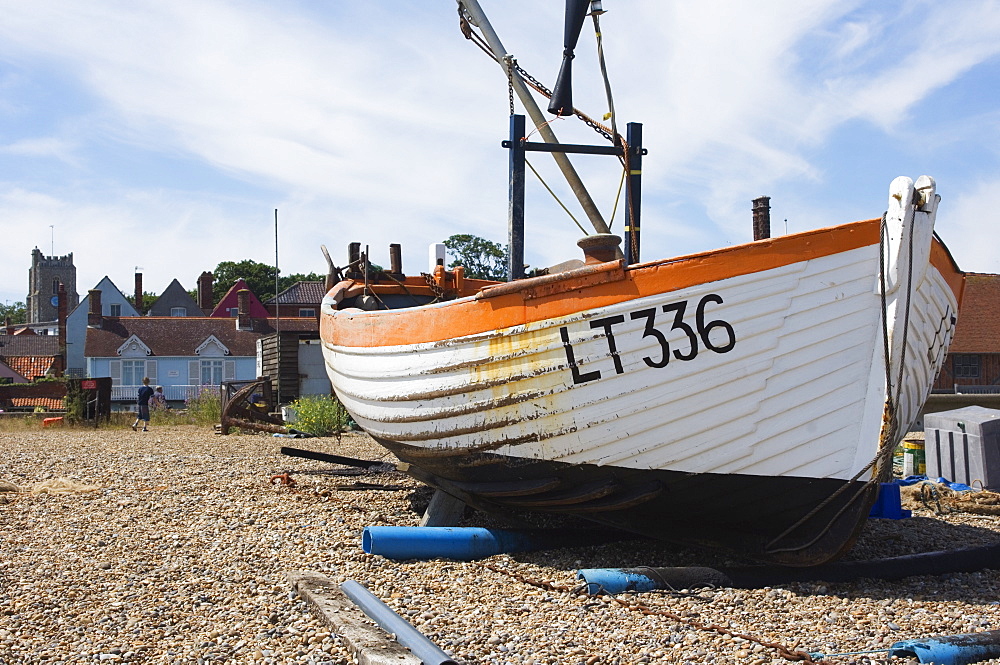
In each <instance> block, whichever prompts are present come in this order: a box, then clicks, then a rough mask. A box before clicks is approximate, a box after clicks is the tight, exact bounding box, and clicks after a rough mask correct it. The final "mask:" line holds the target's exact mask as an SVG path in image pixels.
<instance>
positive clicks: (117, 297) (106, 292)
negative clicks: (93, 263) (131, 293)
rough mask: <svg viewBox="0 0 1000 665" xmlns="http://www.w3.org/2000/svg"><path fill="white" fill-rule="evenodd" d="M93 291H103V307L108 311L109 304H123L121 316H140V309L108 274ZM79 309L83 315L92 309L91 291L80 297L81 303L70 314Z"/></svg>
mask: <svg viewBox="0 0 1000 665" xmlns="http://www.w3.org/2000/svg"><path fill="white" fill-rule="evenodd" d="M91 291H100V292H101V309H104V310H105V311H106V310H107V308H108V306H109V305H112V304H114V305H121V308H122V313H121V316H139V311H138V310H137V309H136V308H135V307H134V306H133V305H132V303H131V302H129V299H128V297H127V296H126V295H125V294H124V293H122V290H121V289H119V288H118V287H117V286H116V285H115V283H114V282H112V281H111V278H110V277H108V276H107V275H105V276H104V277H103V278H101V281H99V282H98V283H97V286H95V287H94V288H93V289H91ZM77 310H80V313H81V314H83V315H85V314H86V313H87V312H89V311H90V293H89V292H88V293H87V295H85V296H84V297H83V298H81V299H80V304H79V305H77V306H76V307H75V308H73V312H70V314H71V315H72V314H73V313H74V312H76V311H77Z"/></svg>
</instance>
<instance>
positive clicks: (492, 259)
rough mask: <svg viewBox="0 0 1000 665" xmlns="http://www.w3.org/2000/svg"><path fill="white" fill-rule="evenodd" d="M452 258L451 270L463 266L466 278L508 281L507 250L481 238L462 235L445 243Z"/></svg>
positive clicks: (453, 237)
mask: <svg viewBox="0 0 1000 665" xmlns="http://www.w3.org/2000/svg"><path fill="white" fill-rule="evenodd" d="M444 246H445V247H446V248H447V249H448V254H449V255H451V257H452V259H453V260H452V262H451V263H449V264H448V267H449V268H454V267H455V266H463V267H464V268H465V276H466V277H471V278H473V279H492V280H494V281H497V282H501V281H503V280H505V279H507V248H506V247H504V246H503V245H499V244H497V243H495V242H492V241H490V240H486V239H484V238H480V237H479V236H474V235H469V234H466V233H460V234H457V235H453V236H451V237H450V238H448V239H447V240H445V241H444Z"/></svg>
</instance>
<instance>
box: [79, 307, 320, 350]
mask: <svg viewBox="0 0 1000 665" xmlns="http://www.w3.org/2000/svg"><path fill="white" fill-rule="evenodd" d="M316 325H317V324H316V321H315V320H314V319H281V321H280V323H279V326H280V328H281V330H302V331H310V330H315V329H316ZM273 332H274V319H254V320H253V321H252V329H251V330H245V331H244V330H237V329H236V318H235V317H230V318H224V319H223V318H219V317H204V316H202V317H179V316H175V317H171V316H166V317H151V316H143V317H136V318H120V319H117V318H105V319H104V320H103V321H102V326H101V327H100V328H88V329H87V342H86V345H85V346H84V355H85V356H86V357H88V358H117V357H119V356H118V349H119V347H121V345H122V344H124V343H125V341H126V340H127V339H129V338H130V337H132V336H133V335H134V336H135V337H136V338H138V339H140V340H142V343H143V344H145V345H146V346H147V347H149V350H150V353H151V354H152V355H153V356H182V357H183V356H195V355H197V354H196V349H198V347H199V346H201V345H202V344H203V343H204V342H205V341H206V340H207V339H208V338H209V337H211V336H215V338H216V339H217V340H218V341H219V342H220V343H221V344H223V345H224V346H225V348H226V349H228V350H229V354H230V355H232V356H255V355H257V338H259V337H261V336H262V335H269V334H271V333H273Z"/></svg>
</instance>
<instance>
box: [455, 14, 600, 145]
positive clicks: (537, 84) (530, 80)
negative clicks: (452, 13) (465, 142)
mask: <svg viewBox="0 0 1000 665" xmlns="http://www.w3.org/2000/svg"><path fill="white" fill-rule="evenodd" d="M458 25H459V29H460V30H461V31H462V35H463V36H464V37H465V38H466V39H468V40H469V41H471V42H472V43H473V44H475V45H476V46H478V47H479V48H480V50H482V51H483V53H485V54H486V55H488V56H489V57H490V59H491V60H493V61H494V62H499V61H498V60H497V56H496V55H495V54H494V53H493V51H492V50H491V49H490V47H489V45H488V44H486V42H485V41H484V40H483V38H482V37H480V36H479V35H478V34H476V32H475V31H474V30H473V29H472V25H471V24H470V23H469V19H468V18H467V17H466V15H465V13H464V12H463V11H462V8H461V6H459V9H458ZM506 65H507V85H508V89H509V91H508V96H509V97H510V113H511V115H514V87H513V74H512V72H517V73H518V75H519V76H520V77H521V78H522V79H524V80H525V82H526V83H527V84H528V85H530V86H531V87H532V88H534V89H535V90H537V91H538V92H539V93H540V94H542V95H543V96H545V97H547V98H549V99H551V98H552V91H551V90H549V89H548V88H546V87H545V86H544V85H543V84H542V82H541V81H539V80H538V79H536V78H535V77H534V76H532V75H531V74H529V73H528V72H527V71H526V70H525V69H524V68H523V67H521V65H519V64H517V60H516V59H515V58H514V57H512V56H508V62H507V63H506ZM573 115H575V116H576V117H578V118H579V119H580V120H582V121H583V123H584V124H585V125H587V126H588V127H590V128H591V129H593V130H594V131H595V132H597V133H598V134H600V135H601V136H603V137H604V138H606V139H607V140H608V141H611V143H615V137H614V134H613V132H612V130H611V129H609V128H608V127H606V126H604V125H602V124H601V123H599V122H597V121H596V120H594V119H593V118H591V117H590V116H588V115H587V114H586V113H583V112H582V111H578V110H577V109H573Z"/></svg>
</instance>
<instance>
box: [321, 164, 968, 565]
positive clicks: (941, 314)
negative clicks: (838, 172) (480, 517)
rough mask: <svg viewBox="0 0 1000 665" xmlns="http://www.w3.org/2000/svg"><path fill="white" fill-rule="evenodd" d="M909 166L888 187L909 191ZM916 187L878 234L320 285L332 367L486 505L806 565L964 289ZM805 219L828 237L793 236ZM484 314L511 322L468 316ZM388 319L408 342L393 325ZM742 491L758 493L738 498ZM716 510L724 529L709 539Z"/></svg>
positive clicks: (862, 497) (380, 416)
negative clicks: (806, 228) (392, 291)
mask: <svg viewBox="0 0 1000 665" xmlns="http://www.w3.org/2000/svg"><path fill="white" fill-rule="evenodd" d="M904 180H905V179H904ZM920 184H921V183H920V182H918V188H917V190H916V191H915V190H914V188H913V186H912V184H909V181H908V180H906V181H905V182H902V183H898V186H897V183H894V187H897V189H898V188H900V187H901V188H902V190H903V192H902V195H905V196H906V197H907V198H906V200H907V201H909V200H911V199H912V198H913V197H918V198H919V197H920V196H921V192H920V191H919V186H920ZM925 189H926V188H925ZM924 196H925V199H926V198H927V193H926V191H925V192H924ZM929 196H930V199H928V202H926V203H925V204H924V205H923V208H924V209H923V210H920V209H918V210H916V212H914V209H913V207H912V206H906V205H902V203H901V204H900V206H899V209H898V210H896V211H895V217H894V211H893V210H890V213H889V214H888V215H887V217H886V224H885V229H886V231H887V237H885V238H884V239H882V240H881V241H880V240H879V239H876V241H875V242H871V240H872V230H871V228H872V225H878V222H877V221H874V222H869V223H867V224H868V226H864V227H862V226H861V225H860V224H859V225H857V228H853V227H852V228H850V229H847V228H846V227H844V228H841V227H836V228H835V229H832V230H827V231H819V232H813V234H812V235H809V234H806V235H809V237H808V238H806V237H804V236H803V237H801V238H797V239H796V238H795V237H790V238H787V239H780V238H779V239H775V240H772V241H767V243H768V244H767V250H768V251H767V252H764V249H763V248H761V247H754V245H747V246H744V247H743V248H732V250H729V251H727V252H725V253H723V254H722V255H721V257H720V256H719V255H714V254H706V255H699V256H697V257H687V258H684V259H678V260H675V261H670V262H655V263H650V264H642V265H639V266H632V267H629V268H627V269H625V268H622V267H621V266H617V265H608V264H606V265H605V266H604V267H602V268H601V269H600V270H598V269H596V268H594V269H590V270H589V271H587V270H584V271H582V272H581V273H580V274H577V275H573V274H571V275H568V276H564V277H562V278H561V279H550V280H548V281H546V282H540V283H538V284H537V285H536V284H532V282H533V280H525V281H524V282H517V283H514V284H512V285H503V286H500V287H494V288H493V289H486V290H484V291H483V292H481V293H479V294H478V295H477V296H475V297H471V298H465V299H460V300H455V301H449V302H444V303H440V304H436V305H429V306H424V307H420V308H413V309H407V310H392V311H380V312H361V311H360V310H353V309H340V310H337V309H335V308H334V302H335V300H334V299H330V300H329V301H328V302H327V303H326V304H325V306H324V310H323V332H324V334H323V337H324V353H325V355H326V360H327V365H328V369H329V374H330V378H331V381H332V383H333V386H334V389H335V391H336V393H337V396H338V397H339V399H340V400H341V402H342V403H343V404H344V406H345V407H346V408H347V410H348V411H349V412H350V413H351V415H352V416H353V417H354V418H355V420H356V421H357V422H358V423H359V424H360V425H361V426H362V427H363V428H364V429H365V430H366V431H367V432H368V433H370V434H371V435H372V436H373V437H374V438H375V439H376V440H378V441H379V442H381V443H383V444H384V445H386V446H388V447H390V448H391V449H392V450H393V451H394V452H396V454H397V455H398V456H399V457H400V458H401V459H402V460H403V461H405V462H407V463H409V464H410V465H411V467H413V470H414V475H417V476H418V477H424V478H425V479H426V480H428V482H431V483H432V484H436V485H438V486H439V487H443V488H444V489H446V490H447V491H451V492H452V493H456V494H462V495H464V496H463V498H466V499H467V500H469V501H471V502H474V503H475V502H477V501H478V502H479V503H480V504H481V505H483V506H484V507H487V508H489V507H491V506H493V507H495V506H506V507H510V508H517V507H529V508H535V509H540V510H562V511H568V512H578V513H580V514H582V515H585V516H588V517H591V518H593V519H597V520H598V521H604V522H607V523H611V524H616V525H618V526H624V527H625V528H629V529H632V530H636V531H641V532H644V533H651V534H653V535H657V534H659V535H663V532H668V533H669V534H672V535H670V536H667V537H672V538H673V539H678V540H688V541H694V542H699V543H707V544H719V543H721V544H722V546H725V547H731V548H734V549H745V548H746V543H747V542H750V541H753V547H752V549H753V552H752V554H753V555H754V556H757V557H759V558H764V559H772V560H780V561H785V562H788V563H820V562H821V561H822V560H826V559H829V558H831V557H833V556H836V555H837V554H839V553H840V552H841V551H842V549H843V546H844V545H845V544H848V541H850V539H851V537H852V536H851V533H853V531H854V530H855V529H856V526H857V523H858V520H857V517H856V514H858V513H859V511H860V512H865V511H867V505H862V504H866V502H870V500H871V499H872V497H873V485H872V483H873V482H876V481H878V480H879V479H885V477H886V474H887V473H888V467H887V465H886V459H887V457H886V454H885V453H886V450H891V448H892V447H894V446H895V445H896V443H897V442H898V440H899V439H900V438H901V437H902V435H903V434H905V432H906V431H907V430H906V427H907V426H908V425H909V424H910V423H911V422H912V421H913V419H915V418H916V417H917V416H918V414H919V410H920V408H921V407H922V405H923V402H924V400H925V399H926V397H927V395H928V394H929V392H930V388H931V385H932V383H933V380H934V377H935V376H936V374H937V372H938V370H939V369H940V366H941V364H942V363H943V361H944V357H945V354H946V352H947V346H948V343H949V342H950V339H951V336H952V334H953V332H954V325H955V314H956V312H957V311H958V299H959V298H960V295H961V289H960V287H958V288H956V284H958V283H959V282H958V281H957V280H956V277H955V275H956V274H957V270H956V269H955V268H954V266H953V264H948V262H946V261H944V260H943V259H942V256H943V255H945V254H946V252H945V250H944V249H943V246H940V245H938V246H936V247H932V245H933V244H935V243H936V242H937V241H932V238H931V235H932V234H931V232H930V230H931V229H932V225H933V217H934V211H935V209H936V202H937V197H936V195H934V194H933V190H931V191H930V195H929ZM891 200H892V199H891ZM918 204H919V201H918ZM838 229H839V230H838ZM824 234H828V235H829V238H830V241H831V242H834V239H836V242H835V244H840V245H845V248H844V249H842V250H838V251H829V252H822V251H819V252H817V251H811V252H805V254H806V255H805V256H803V257H802V258H801V260H799V259H798V258H797V254H796V252H793V251H792V250H796V248H800V247H808V246H809V245H810V244H821V243H822V242H823V241H824ZM851 234H854V236H852V235H851ZM910 234H913V240H914V244H913V245H911V243H910ZM862 235H863V236H865V239H863V240H859V239H858V237H857V236H862ZM844 238H848V239H849V240H850V242H847V241H845V240H844ZM920 243H924V244H926V248H925V247H923V245H921V244H920ZM757 244H758V243H755V245H757ZM932 249H933V250H934V253H933V258H936V260H932ZM797 251H801V250H797ZM943 253H944V254H943ZM762 256H763V257H764V258H763V259H762ZM775 257H777V258H775ZM727 261H732V262H734V263H736V264H737V265H726V262H727ZM913 261H919V262H920V263H919V265H918V264H917V263H912V262H913ZM949 261H950V259H949ZM741 265H742V267H741ZM719 266H722V268H721V269H720V267H719ZM703 273H704V274H706V275H708V276H709V278H707V279H703V280H702V279H700V278H699V275H701V274H703ZM883 274H884V275H885V278H884V279H882V278H881V277H880V276H881V275H883ZM594 275H599V277H594ZM716 275H719V277H718V278H712V277H714V276H716ZM557 277H558V276H557ZM543 279H544V278H543ZM883 282H885V284H884V285H883ZM674 284H676V285H677V286H676V288H673V286H674ZM644 291H646V292H648V291H652V292H651V293H644ZM493 292H495V294H494V293H493ZM633 294H634V295H635V297H629V296H630V295H633ZM566 303H571V305H572V306H570V307H568V306H566ZM416 310H421V311H422V313H418V312H417V311H416ZM548 312H556V313H557V315H551V316H549V315H546V314H547V313H548ZM883 312H885V317H883ZM392 317H395V319H393V318H392ZM414 317H416V318H414ZM482 319H488V320H489V321H493V322H495V321H503V320H505V319H508V320H512V321H513V324H512V325H506V326H502V327H496V328H490V329H487V330H477V329H476V326H477V325H478V327H479V328H482V327H483V325H484V324H482V323H477V322H479V321H480V320H482ZM883 321H884V322H885V324H883ZM393 322H395V323H396V324H398V325H396V326H395V327H396V328H402V330H403V335H402V336H399V337H402V338H403V339H405V338H406V337H411V338H412V337H416V338H420V337H421V336H423V337H424V338H425V339H424V341H417V342H415V343H396V342H398V341H401V340H397V339H393V335H392V334H389V333H388V331H389V330H390V329H392V328H393ZM427 322H431V323H432V324H433V323H436V322H439V323H440V324H441V325H440V326H437V329H432V330H427V328H428V327H430V328H435V326H434V325H428V324H427ZM463 322H467V323H466V324H463ZM463 325H465V327H466V328H470V327H471V331H470V332H468V333H467V334H462V332H463V331H462V326H463ZM417 326H419V327H420V330H419V334H418V333H417V332H416V331H414V328H415V327H417ZM407 331H413V332H412V334H409V335H407V334H406V333H407ZM379 340H383V341H388V342H390V343H386V344H383V343H379ZM886 349H888V356H887V354H886ZM903 349H905V353H904V351H903ZM900 368H902V369H900ZM887 377H889V378H888V381H889V383H890V385H889V387H887ZM887 396H888V398H887ZM887 414H888V415H889V417H887ZM553 479H554V480H553ZM546 481H552V482H553V483H555V484H552V486H551V487H549V486H547V485H546V484H545V482H546ZM491 482H492V483H495V485H493V486H492V491H493V494H490V488H489V487H487V486H486V485H483V484H484V483H487V484H488V483H491ZM504 482H506V483H508V485H506V487H508V490H507V494H504V489H503V488H504V487H505V485H503V483H504ZM531 482H535V483H536V484H537V488H536V491H534V492H531V491H528V490H527V488H528V486H529V485H530V484H531ZM496 483H499V484H496ZM510 483H513V484H510ZM518 483H520V485H519V484H518ZM602 483H603V484H602ZM550 484H551V483H550ZM519 487H520V488H521V490H523V491H521V490H518V488H519ZM470 488H471V489H470ZM538 488H541V489H538ZM574 488H575V489H574ZM644 488H646V490H644ZM680 488H684V489H683V492H682V491H681V490H680ZM768 488H770V489H768ZM472 490H481V491H479V492H476V491H472ZM706 490H710V491H712V492H713V494H718V493H719V492H723V491H724V492H726V493H728V495H729V496H730V499H732V500H727V499H726V498H725V497H717V496H716V497H714V498H713V499H712V500H711V501H709V502H708V503H709V504H711V505H709V506H708V507H707V508H706V507H704V506H705V503H706V502H705V501H702V502H701V504H698V503H695V504H689V501H690V498H691V497H684V496H682V494H683V493H684V492H696V493H700V494H704V493H705V491H706ZM511 492H513V494H510V493H511ZM574 492H575V494H574ZM588 492H589V493H588ZM747 492H749V495H747ZM498 493H499V494H498ZM767 493H771V494H774V497H769V496H765V494H767ZM791 494H794V495H795V496H797V497H799V498H801V499H802V503H801V504H800V502H799V501H797V500H790V498H789V497H790V495H791ZM633 495H634V496H633ZM574 496H575V497H576V498H577V499H578V500H577V501H576V502H575V503H574V501H573V497H574ZM615 496H618V498H619V501H618V503H615V501H614V497H615ZM831 496H833V498H832V499H831V498H830V497H831ZM501 497H506V498H505V499H501ZM512 497H513V498H512ZM547 497H548V502H546V498H547ZM637 497H638V498H637ZM751 500H755V501H756V502H757V504H758V505H759V508H760V509H759V510H758V512H757V514H756V516H750V517H748V514H747V509H746V506H747V502H748V501H751ZM824 501H826V502H827V504H826V505H824V504H823V502H824ZM533 503H534V504H539V505H532V504H533ZM643 505H645V508H642V507H641V506H643ZM699 507H701V510H696V509H697V508H699ZM848 508H849V510H848ZM817 509H818V512H816V515H818V516H819V517H818V518H817V517H816V515H814V516H813V517H808V519H806V518H807V516H808V515H809V513H810V512H811V511H817ZM649 510H651V511H652V513H648V512H647V511H649ZM692 510H695V513H696V514H695V515H694V516H693V517H694V518H693V519H690V513H689V512H688V513H685V512H680V511H692ZM727 511H728V512H729V513H730V514H729V515H728V517H727V515H726V512H727ZM789 511H790V512H791V514H790V515H785V516H784V517H777V516H776V515H781V514H784V513H787V512H789ZM679 515H683V516H684V517H683V518H681V517H678V516H679ZM845 515H849V516H850V518H849V519H847V522H848V526H847V527H843V526H842V527H840V528H834V523H835V522H837V521H838V520H841V521H843V519H844V518H845ZM658 520H659V521H660V522H662V524H656V523H655V522H657V521H658ZM803 520H805V521H803ZM824 520H825V524H821V523H820V522H822V521H824ZM636 522H639V524H636ZM650 522H654V524H650ZM687 522H693V523H696V524H704V525H706V526H705V529H698V528H693V527H692V525H691V524H687ZM799 522H801V523H799ZM806 522H809V524H806ZM727 523H731V524H730V527H729V529H730V530H732V528H733V527H734V526H735V528H736V531H737V532H739V533H736V534H735V535H733V536H732V537H731V538H730V537H721V536H718V535H716V536H712V532H713V531H720V530H723V529H722V525H724V524H727ZM682 524H683V525H685V529H684V533H677V531H678V529H677V526H678V525H682ZM740 524H743V525H752V527H750V531H746V529H742V530H741V529H740V528H739V525H740ZM789 530H790V531H789ZM831 530H832V531H838V532H844V531H845V530H846V531H847V532H849V533H847V535H845V534H843V533H839V534H838V535H837V536H836V537H837V538H840V539H841V546H839V547H832V546H830V545H828V544H825V545H822V547H819V549H818V550H817V547H818V546H817V544H816V542H814V543H812V544H810V541H814V540H816V539H819V540H823V539H825V538H826V537H827V536H826V535H825V532H826V531H831ZM701 531H705V532H701ZM743 531H746V532H743ZM786 531H787V533H786ZM685 534H687V535H685ZM730 540H731V541H732V542H729V543H728V544H727V542H725V541H730ZM817 542H819V541H817Z"/></svg>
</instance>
